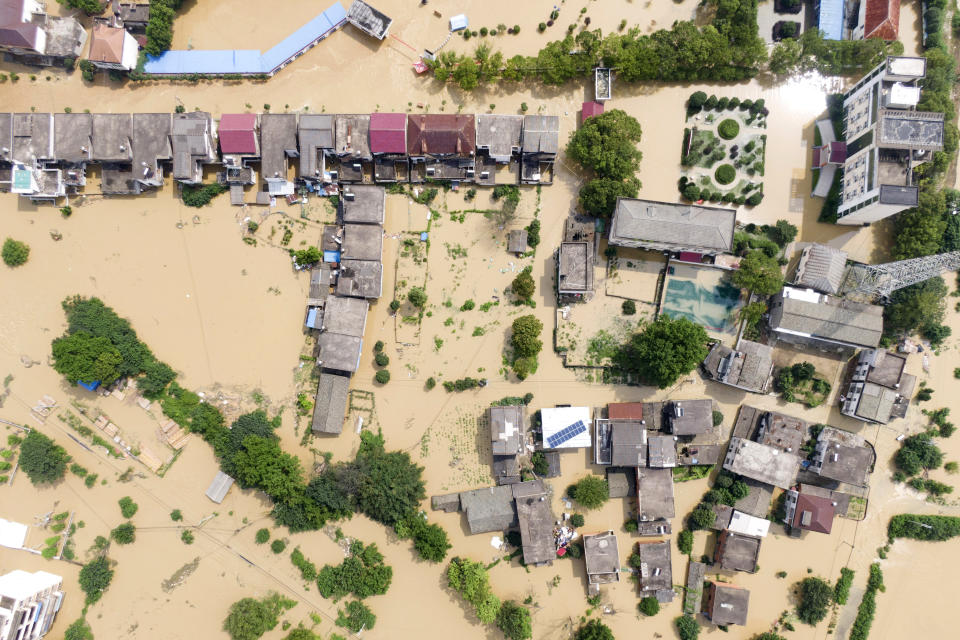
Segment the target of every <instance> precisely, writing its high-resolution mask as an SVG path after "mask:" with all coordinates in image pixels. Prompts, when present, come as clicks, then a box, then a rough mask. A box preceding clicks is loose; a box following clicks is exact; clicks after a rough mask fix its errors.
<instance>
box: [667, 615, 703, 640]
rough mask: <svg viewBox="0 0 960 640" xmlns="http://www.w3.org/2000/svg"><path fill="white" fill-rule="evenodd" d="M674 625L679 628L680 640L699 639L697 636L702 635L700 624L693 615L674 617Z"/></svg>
mask: <svg viewBox="0 0 960 640" xmlns="http://www.w3.org/2000/svg"><path fill="white" fill-rule="evenodd" d="M673 625H674V626H675V627H676V628H677V635H678V636H680V640H697V636H699V635H700V625H699V624H698V623H697V619H696V618H694V617H693V616H687V615H683V616H678V617H677V618H674V620H673Z"/></svg>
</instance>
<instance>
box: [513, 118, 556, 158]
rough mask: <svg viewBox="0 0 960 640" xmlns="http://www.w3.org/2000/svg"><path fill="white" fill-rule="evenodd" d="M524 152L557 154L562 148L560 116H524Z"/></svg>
mask: <svg viewBox="0 0 960 640" xmlns="http://www.w3.org/2000/svg"><path fill="white" fill-rule="evenodd" d="M522 145H523V153H524V154H544V155H548V156H549V155H556V153H557V151H558V150H559V149H560V117H559V116H523V142H522Z"/></svg>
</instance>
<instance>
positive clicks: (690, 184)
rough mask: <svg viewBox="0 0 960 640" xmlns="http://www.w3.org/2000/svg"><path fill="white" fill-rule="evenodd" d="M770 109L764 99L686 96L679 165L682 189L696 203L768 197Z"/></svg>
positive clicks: (755, 201) (750, 202)
mask: <svg viewBox="0 0 960 640" xmlns="http://www.w3.org/2000/svg"><path fill="white" fill-rule="evenodd" d="M769 113H770V112H769V110H768V109H767V108H766V106H765V104H764V100H763V99H762V98H761V99H759V100H755V101H754V100H750V99H747V100H740V98H737V97H732V98H728V97H722V98H718V97H717V96H715V95H711V96H709V97H708V96H707V94H706V93H704V92H703V91H697V92H696V93H693V94H692V95H691V96H690V98H689V99H688V100H687V121H689V120H690V119H691V118H693V119H694V120H696V121H697V124H695V125H694V126H693V127H688V128H686V129H684V132H683V148H682V150H681V156H680V164H681V165H682V166H683V176H682V177H681V178H680V181H679V182H678V183H677V188H678V190H679V191H680V194H681V195H682V196H683V198H684V199H686V200H689V201H691V202H696V201H700V200H703V201H708V202H714V203H719V202H725V203H728V204H734V205H743V204H745V205H748V206H756V205H758V204H760V202H761V201H762V200H763V183H762V181H761V180H759V177H760V176H763V173H764V159H765V156H766V144H767V136H766V134H763V133H760V132H758V131H757V129H763V128H766V126H767V116H768V115H769Z"/></svg>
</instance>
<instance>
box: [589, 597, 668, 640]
mask: <svg viewBox="0 0 960 640" xmlns="http://www.w3.org/2000/svg"><path fill="white" fill-rule="evenodd" d="M644 599H646V598H644ZM653 601H654V602H656V601H657V599H656V598H653ZM640 604H641V605H642V604H643V602H642V601H641V603H640ZM641 610H642V609H641ZM651 615H652V614H651ZM573 640H613V631H611V630H610V627H608V626H607V625H605V624H603V623H602V622H600V621H599V620H597V619H596V618H592V619H590V620H587V622H586V624H582V625H580V628H579V629H577V632H576V633H575V634H574V635H573Z"/></svg>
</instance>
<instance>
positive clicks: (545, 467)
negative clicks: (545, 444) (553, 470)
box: [530, 451, 550, 476]
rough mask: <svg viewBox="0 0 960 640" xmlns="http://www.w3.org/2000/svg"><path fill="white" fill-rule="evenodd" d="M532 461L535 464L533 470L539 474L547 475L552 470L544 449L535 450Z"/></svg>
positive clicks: (531, 457)
mask: <svg viewBox="0 0 960 640" xmlns="http://www.w3.org/2000/svg"><path fill="white" fill-rule="evenodd" d="M530 462H531V464H533V472H534V473H536V474H537V475H538V476H545V475H547V472H549V471H550V464H549V463H548V462H547V456H545V455H544V453H543V451H534V452H533V454H531V456H530Z"/></svg>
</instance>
